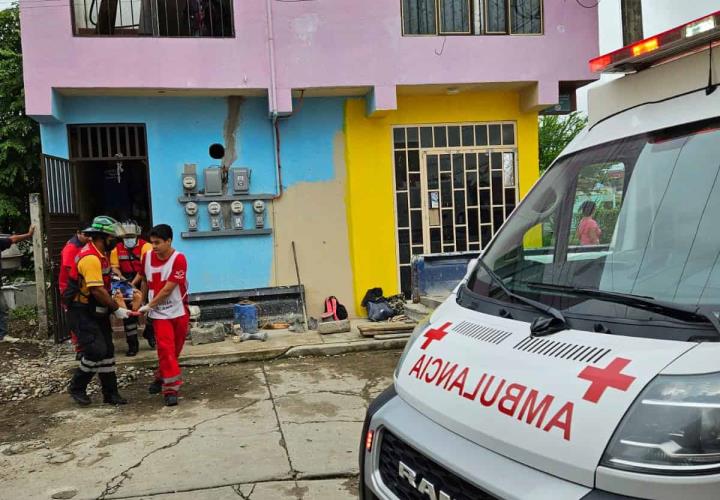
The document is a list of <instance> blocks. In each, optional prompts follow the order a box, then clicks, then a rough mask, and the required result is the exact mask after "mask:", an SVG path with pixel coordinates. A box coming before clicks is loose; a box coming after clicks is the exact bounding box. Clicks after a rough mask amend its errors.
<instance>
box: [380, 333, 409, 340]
mask: <svg viewBox="0 0 720 500" xmlns="http://www.w3.org/2000/svg"><path fill="white" fill-rule="evenodd" d="M373 338H374V339H375V340H392V339H409V338H410V334H409V333H378V334H377V335H375V336H374V337H373Z"/></svg>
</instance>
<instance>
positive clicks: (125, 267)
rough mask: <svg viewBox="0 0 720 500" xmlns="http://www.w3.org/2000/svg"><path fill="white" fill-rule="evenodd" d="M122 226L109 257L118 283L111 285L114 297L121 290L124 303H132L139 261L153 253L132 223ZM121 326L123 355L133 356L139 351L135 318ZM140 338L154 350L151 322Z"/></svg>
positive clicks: (137, 279)
mask: <svg viewBox="0 0 720 500" xmlns="http://www.w3.org/2000/svg"><path fill="white" fill-rule="evenodd" d="M121 225H122V228H123V231H124V233H125V234H124V236H123V238H122V240H120V241H118V244H117V246H116V247H115V248H114V249H113V251H112V252H111V253H110V265H111V266H112V270H113V273H114V274H115V276H117V277H118V278H119V279H120V280H121V281H119V282H114V283H113V294H115V293H117V292H116V290H120V293H121V294H122V295H123V298H124V299H126V300H133V298H134V297H133V294H139V293H140V292H139V288H140V286H139V285H140V283H141V282H142V277H141V275H140V271H141V268H142V258H143V256H144V255H145V253H147V252H148V251H151V250H152V245H151V244H150V243H148V242H147V241H145V240H144V239H142V238H141V237H140V234H141V233H142V228H141V227H140V226H138V225H137V224H136V223H135V221H127V222H123V223H122V224H121ZM123 326H124V328H125V338H126V340H127V344H128V350H127V353H126V355H127V356H135V355H136V354H137V353H138V351H139V350H140V342H139V341H138V318H137V317H131V318H128V319H126V320H124V321H123ZM143 337H144V338H145V340H147V342H148V345H150V347H151V348H152V349H155V334H154V332H153V328H152V322H151V321H150V320H148V321H147V322H146V323H145V331H144V332H143Z"/></svg>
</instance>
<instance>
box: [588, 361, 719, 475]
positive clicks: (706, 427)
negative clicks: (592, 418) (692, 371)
mask: <svg viewBox="0 0 720 500" xmlns="http://www.w3.org/2000/svg"><path fill="white" fill-rule="evenodd" d="M601 464H602V465H604V466H607V467H613V468H615V469H623V470H628V471H633V472H642V473H645V474H665V475H669V474H676V475H691V474H695V475H697V474H711V473H713V474H714V473H718V472H720V373H712V374H707V375H682V376H678V375H672V376H669V375H668V376H662V375H661V376H658V377H656V378H655V379H654V380H653V381H652V382H651V383H650V384H649V385H648V386H647V387H646V388H645V390H643V392H642V393H640V396H638V398H637V400H635V402H634V403H633V405H632V407H631V408H630V410H629V411H628V412H627V414H626V415H625V418H623V420H622V422H620V425H619V427H618V428H617V430H616V431H615V435H614V436H613V438H612V440H611V441H610V444H609V445H608V447H607V450H606V451H605V455H604V456H603V459H602V462H601Z"/></svg>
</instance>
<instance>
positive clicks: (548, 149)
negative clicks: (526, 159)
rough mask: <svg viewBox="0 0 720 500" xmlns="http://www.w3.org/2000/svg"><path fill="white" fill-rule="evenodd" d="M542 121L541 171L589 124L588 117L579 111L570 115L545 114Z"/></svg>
mask: <svg viewBox="0 0 720 500" xmlns="http://www.w3.org/2000/svg"><path fill="white" fill-rule="evenodd" d="M539 121H540V173H542V172H545V170H546V169H547V168H548V167H549V166H550V164H551V163H552V162H553V161H555V158H557V157H558V155H559V154H560V153H561V152H562V150H563V149H565V146H567V145H568V144H569V143H570V141H572V140H573V139H574V138H575V136H576V135H578V133H579V132H580V131H581V130H582V129H583V128H585V125H587V117H585V115H584V114H582V113H580V112H579V111H575V112H573V113H570V114H569V115H545V116H541V117H540V118H539Z"/></svg>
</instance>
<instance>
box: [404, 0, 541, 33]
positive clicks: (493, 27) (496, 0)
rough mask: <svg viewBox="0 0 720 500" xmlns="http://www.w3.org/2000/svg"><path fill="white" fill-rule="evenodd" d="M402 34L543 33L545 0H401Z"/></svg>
mask: <svg viewBox="0 0 720 500" xmlns="http://www.w3.org/2000/svg"><path fill="white" fill-rule="evenodd" d="M401 6H402V26H403V35H541V34H542V33H543V0H402V4H401Z"/></svg>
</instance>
